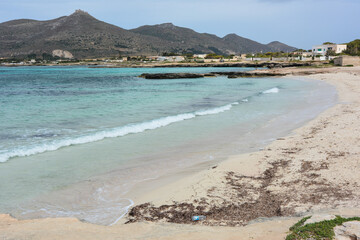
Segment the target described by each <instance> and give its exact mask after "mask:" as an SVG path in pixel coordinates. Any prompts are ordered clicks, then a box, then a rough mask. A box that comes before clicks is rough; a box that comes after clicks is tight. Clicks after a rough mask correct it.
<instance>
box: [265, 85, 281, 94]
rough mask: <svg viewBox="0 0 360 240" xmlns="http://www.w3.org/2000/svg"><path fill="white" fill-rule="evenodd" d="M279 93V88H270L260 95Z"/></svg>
mask: <svg viewBox="0 0 360 240" xmlns="http://www.w3.org/2000/svg"><path fill="white" fill-rule="evenodd" d="M279 91H280V89H279V88H277V87H274V88H270V89H268V90H265V91H263V92H262V93H264V94H267V93H278V92H279Z"/></svg>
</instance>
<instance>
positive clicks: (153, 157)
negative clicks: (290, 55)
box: [0, 67, 336, 225]
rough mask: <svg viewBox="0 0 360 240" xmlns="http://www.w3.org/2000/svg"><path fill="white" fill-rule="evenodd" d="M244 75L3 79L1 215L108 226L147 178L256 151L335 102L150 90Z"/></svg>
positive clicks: (304, 94)
mask: <svg viewBox="0 0 360 240" xmlns="http://www.w3.org/2000/svg"><path fill="white" fill-rule="evenodd" d="M240 70H250V69H237V68H214V69H212V68H172V69H169V68H164V69H161V68H157V69H139V68H138V69H106V68H101V69H90V68H86V67H39V68H29V67H22V68H2V69H1V71H0V84H1V85H0V161H2V162H3V163H0V183H1V185H0V192H1V195H0V212H9V213H12V214H14V215H15V216H17V217H20V218H32V217H48V216H53V217H54V216H75V217H78V218H80V219H84V220H86V221H89V222H93V223H97V224H105V225H109V224H112V223H114V222H115V221H116V220H117V219H118V218H119V217H121V216H122V215H123V214H124V213H125V212H126V210H127V208H128V207H129V206H130V205H131V204H132V201H131V199H129V197H128V196H127V195H126V193H127V192H128V191H130V190H131V189H133V188H134V187H136V185H138V184H141V183H142V182H146V181H148V180H149V179H156V178H158V177H161V176H163V175H166V174H171V173H172V172H173V173H175V172H176V171H179V170H181V169H186V168H188V167H191V166H194V165H196V164H202V163H205V164H211V163H213V162H217V161H220V160H222V159H224V158H226V156H228V155H230V154H237V153H242V152H246V151H251V150H256V149H257V148H258V147H261V146H263V145H264V144H266V143H268V142H269V141H271V140H273V139H274V138H277V137H279V136H283V135H285V134H287V133H288V132H289V131H290V130H292V129H294V128H296V127H298V126H300V125H301V124H303V123H304V122H306V121H308V120H310V119H312V118H313V117H315V116H316V115H317V114H318V113H320V112H321V111H323V110H324V109H326V108H328V107H329V106H331V105H333V104H334V103H335V102H336V93H335V90H334V89H333V88H332V87H331V86H329V85H327V84H325V83H323V82H320V81H309V80H301V79H290V78H280V79H279V78H260V79H255V78H251V79H246V78H239V79H227V78H226V77H217V78H204V79H178V80H145V79H141V78H138V77H136V76H138V75H140V74H141V73H144V72H200V73H204V72H210V71H240Z"/></svg>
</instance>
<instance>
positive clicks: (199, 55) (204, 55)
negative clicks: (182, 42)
mask: <svg viewBox="0 0 360 240" xmlns="http://www.w3.org/2000/svg"><path fill="white" fill-rule="evenodd" d="M206 56H207V54H194V58H202V59H204V58H205V57H206Z"/></svg>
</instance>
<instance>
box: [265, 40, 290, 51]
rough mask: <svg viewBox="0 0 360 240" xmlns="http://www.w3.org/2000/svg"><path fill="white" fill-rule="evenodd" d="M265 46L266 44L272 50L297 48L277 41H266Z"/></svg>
mask: <svg viewBox="0 0 360 240" xmlns="http://www.w3.org/2000/svg"><path fill="white" fill-rule="evenodd" d="M266 46H268V47H269V48H270V49H271V51H272V52H292V51H295V50H296V49H297V48H294V47H291V46H288V45H286V44H284V43H281V42H278V41H274V42H271V43H268V44H266Z"/></svg>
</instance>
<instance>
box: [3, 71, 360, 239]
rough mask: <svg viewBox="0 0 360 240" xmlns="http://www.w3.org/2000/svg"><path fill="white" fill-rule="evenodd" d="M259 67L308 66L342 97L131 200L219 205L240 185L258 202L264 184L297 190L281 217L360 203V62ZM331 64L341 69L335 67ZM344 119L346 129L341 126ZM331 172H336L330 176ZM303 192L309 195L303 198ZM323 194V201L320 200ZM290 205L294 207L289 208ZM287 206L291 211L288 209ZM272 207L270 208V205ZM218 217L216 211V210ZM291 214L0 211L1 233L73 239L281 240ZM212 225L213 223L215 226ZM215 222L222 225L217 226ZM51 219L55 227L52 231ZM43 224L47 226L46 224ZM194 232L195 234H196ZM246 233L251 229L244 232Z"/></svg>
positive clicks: (281, 191) (282, 192) (283, 192)
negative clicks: (178, 220) (268, 138)
mask: <svg viewBox="0 0 360 240" xmlns="http://www.w3.org/2000/svg"><path fill="white" fill-rule="evenodd" d="M264 71H278V72H282V73H284V72H285V73H287V74H289V73H292V75H304V74H307V73H309V71H311V74H315V73H318V74H317V75H312V76H310V78H315V79H318V80H325V81H326V82H328V83H330V84H333V85H335V86H336V87H337V91H338V94H339V102H340V103H339V104H337V105H336V106H334V107H332V108H330V109H328V110H326V111H325V112H323V113H322V114H320V115H319V116H318V117H316V119H314V120H312V121H310V122H309V123H307V124H306V125H305V126H303V127H301V128H299V129H297V130H296V131H295V132H294V134H291V135H290V136H288V137H285V138H283V139H278V140H276V141H274V142H273V143H271V144H270V145H269V146H267V147H266V148H265V149H264V150H262V151H259V152H255V153H249V154H244V155H240V156H232V157H230V158H229V159H228V160H226V161H224V162H222V163H220V164H217V166H216V168H210V169H208V170H205V171H201V172H200V173H196V174H193V175H191V176H189V177H186V178H185V179H181V180H180V181H175V182H174V183H170V184H168V185H165V186H163V187H160V188H158V189H156V190H154V191H152V192H150V193H147V194H145V195H143V196H141V194H139V197H138V198H137V199H135V203H136V204H139V203H145V202H148V201H151V202H152V203H153V204H154V206H155V207H157V206H161V205H164V204H168V205H170V204H173V201H176V202H188V203H190V202H193V201H194V200H197V199H201V198H206V199H208V200H213V204H214V206H217V207H221V205H222V204H223V201H224V198H225V199H226V200H227V201H231V200H232V197H234V196H237V194H238V193H239V192H237V190H236V189H238V188H239V187H241V188H245V189H247V191H248V193H250V194H248V195H251V196H250V197H253V199H252V200H253V201H256V200H257V199H258V197H259V196H257V194H256V190H258V189H259V186H262V187H265V188H266V189H267V191H270V192H271V193H273V195H275V196H282V197H285V196H288V195H289V192H291V193H293V192H294V191H295V192H297V193H301V194H300V195H298V196H295V197H292V198H289V199H287V200H288V202H287V204H286V205H284V206H285V207H284V209H281V211H283V213H282V215H283V216H293V215H298V214H304V213H306V212H308V211H318V210H323V209H327V208H333V207H334V206H335V205H334V204H337V208H345V209H349V208H354V207H360V206H358V205H359V203H358V202H356V200H354V199H356V196H358V197H359V194H360V193H359V192H356V187H357V186H358V184H359V180H357V179H356V174H354V173H356V172H358V171H359V166H358V165H359V164H358V160H356V156H357V155H358V154H359V152H360V149H359V147H357V146H359V144H356V143H358V142H359V136H356V134H355V133H356V129H358V127H359V126H358V123H357V122H356V119H357V118H358V117H359V115H360V103H359V97H358V96H359V90H360V86H359V76H360V69H359V68H332V69H290V68H289V69H275V70H264ZM336 71H340V72H342V73H335V72H336ZM325 72H331V73H325ZM349 72H350V73H352V74H350V73H349ZM319 73H320V74H319ZM354 74H356V75H354ZM338 79H342V82H339V81H338ZM356 81H357V82H356ZM349 126H351V128H347V127H349ZM357 132H359V131H357ZM350 145H352V146H350ZM345 150H346V151H345ZM324 160H326V161H324ZM288 161H290V162H288ZM267 170H269V171H267ZM230 172H233V174H230V175H229V173H230ZM265 172H268V173H269V174H270V175H269V176H268V179H267V180H266V182H267V185H261V184H264V183H263V181H264V178H263V174H264V173H265ZM334 176H335V179H333V177H334ZM303 179H305V180H303ZM228 182H230V183H231V184H232V187H233V188H231V185H230V188H229V185H228ZM283 183H285V184H283ZM179 186H181V188H179ZM213 187H215V189H213V190H212V191H211V196H210V197H209V196H208V195H209V190H210V189H212V188H213ZM229 189H230V190H229ZM318 190H320V192H319V193H320V194H324V193H325V195H316V193H317V192H318ZM349 192H351V194H349ZM349 195H350V196H349ZM351 195H352V196H351ZM307 196H309V197H308V198H307ZM270 197H272V196H270ZM324 198H326V200H327V201H323V199H324ZM345 198H346V199H345ZM269 199H270V200H275V201H277V200H276V199H272V198H269V196H268V195H266V193H265V199H264V200H266V201H268V200H269ZM248 200H249V199H248ZM312 206H317V208H311V207H312ZM265 207H267V205H265ZM309 207H310V208H309ZM143 209H146V208H143ZM259 209H260V208H259ZM291 209H292V210H294V211H293V212H290V210H291ZM154 210H156V209H154ZM260 210H261V209H260ZM277 210H278V209H275V212H276V211H277ZM287 211H289V212H288V214H287ZM352 211H353V212H349V211H345V210H337V212H339V214H350V215H351V214H357V215H358V214H360V211H359V210H358V209H355V210H352ZM260 214H261V213H260ZM271 214H272V212H270V215H271ZM219 216H220V217H221V214H220V215H219ZM269 217H270V216H269ZM297 219H298V218H289V219H288V218H284V219H283V218H281V219H276V220H273V221H272V222H262V223H254V224H250V225H247V226H245V227H236V228H229V227H224V226H225V225H230V224H229V222H226V221H225V220H224V221H218V222H217V223H214V224H211V225H212V226H211V227H209V226H200V225H195V226H194V225H179V224H170V223H163V222H156V223H148V222H137V223H132V224H126V225H124V224H120V223H119V224H115V225H114V226H112V227H103V226H97V225H92V224H87V223H82V222H80V221H78V220H76V219H35V220H24V221H17V220H15V219H12V218H11V217H9V216H7V215H1V216H0V232H1V233H0V237H2V234H4V233H5V235H4V237H5V239H6V238H16V239H26V236H29V235H31V236H33V239H46V237H49V235H48V234H50V235H51V238H53V239H57V238H59V239H60V238H66V239H72V238H77V237H79V236H81V237H82V238H88V239H98V238H102V239H107V238H109V239H112V238H113V237H114V236H115V234H124V235H123V237H124V238H127V239H129V238H131V237H133V236H134V237H133V238H136V237H137V238H146V239H151V238H153V239H159V238H163V239H168V238H172V239H177V238H178V239H182V238H184V237H187V238H196V239H199V238H200V239H207V237H209V236H212V237H214V236H217V237H216V238H219V239H220V238H223V239H231V238H235V237H236V236H237V237H239V236H242V239H245V236H248V237H249V239H250V236H252V237H254V238H253V239H261V233H262V234H264V235H262V236H268V238H267V239H279V238H281V237H282V236H284V234H285V232H286V231H287V229H288V228H289V226H291V225H292V224H293V223H294V222H296V220H297ZM139 220H141V219H139ZM150 220H151V219H150ZM153 220H156V219H153ZM124 221H125V219H124ZM156 221H157V220H156ZM231 221H232V222H234V219H231ZM279 221H280V222H279ZM62 224H64V225H62ZM236 224H238V225H239V226H240V225H243V224H242V223H241V222H236ZM215 225H216V226H217V227H213V226H215ZM218 225H220V226H221V227H218ZM55 226H56V231H55V230H51V228H53V227H55ZM231 226H236V225H231ZM44 229H48V230H46V231H44ZM95 231H98V234H99V235H95V234H94V235H91V234H90V233H93V232H95ZM195 231H196V232H198V233H196V234H195V233H194V232H195ZM269 231H271V232H272V234H273V236H274V238H271V236H270V235H271V234H270V235H268V234H269ZM135 232H136V233H135ZM151 232H152V233H151ZM246 233H248V234H249V235H246ZM79 234H83V235H79ZM125 234H126V235H125ZM214 234H215V235H214ZM280 235H281V236H280ZM96 236H97V237H96ZM117 237H120V235H117Z"/></svg>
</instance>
